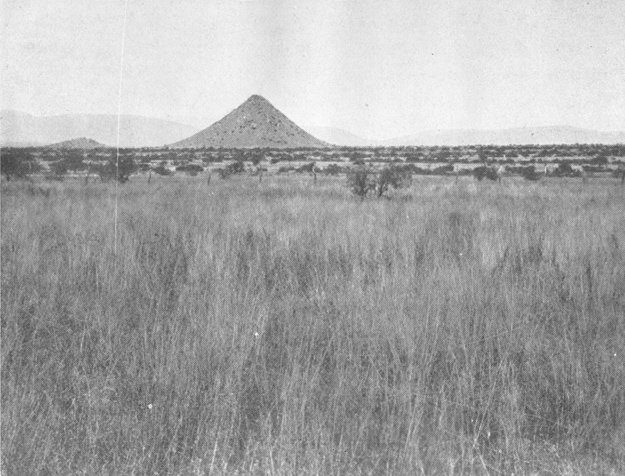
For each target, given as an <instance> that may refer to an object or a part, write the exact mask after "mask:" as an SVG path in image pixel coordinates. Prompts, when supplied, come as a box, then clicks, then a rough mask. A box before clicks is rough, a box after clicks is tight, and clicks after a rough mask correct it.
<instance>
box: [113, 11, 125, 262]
mask: <svg viewBox="0 0 625 476" xmlns="http://www.w3.org/2000/svg"><path fill="white" fill-rule="evenodd" d="M127 20H128V0H126V4H125V6H124V27H123V29H122V48H121V54H120V58H119V94H118V96H117V150H116V154H115V155H116V157H115V220H114V222H115V230H114V241H113V255H114V256H115V257H117V201H118V199H117V195H118V187H119V135H120V130H121V115H122V84H123V78H124V45H125V42H126V23H127Z"/></svg>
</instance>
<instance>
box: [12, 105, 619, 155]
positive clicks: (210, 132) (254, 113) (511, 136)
mask: <svg viewBox="0 0 625 476" xmlns="http://www.w3.org/2000/svg"><path fill="white" fill-rule="evenodd" d="M305 129H306V130H304V129H303V128H301V127H299V126H298V125H297V124H295V123H294V122H293V121H291V120H290V119H289V118H287V117H286V116H285V115H284V114H283V113H281V112H280V111H279V110H278V109H276V108H275V107H274V106H273V105H272V104H271V103H270V102H269V101H267V100H266V99H264V98H263V97H261V96H257V95H254V96H252V97H250V98H249V99H248V100H247V101H246V102H245V103H243V104H241V106H239V107H238V108H236V109H235V110H233V111H232V112H231V113H230V114H228V115H226V116H225V117H224V118H223V119H221V120H219V121H217V122H215V123H214V124H213V125H211V126H210V127H208V128H206V129H203V130H201V131H200V129H199V128H197V127H194V126H190V125H187V124H182V123H179V122H174V121H168V120H163V119H155V118H148V117H141V116H130V115H122V116H121V127H120V146H121V147H158V146H163V145H167V144H170V145H171V146H172V147H203V146H207V147H209V146H213V147H327V146H329V145H339V146H352V147H365V146H378V147H379V146H407V145H416V146H419V145H421V146H433V145H446V146H462V145H478V144H482V145H511V144H517V145H524V144H537V145H549V144H576V143H579V144H619V143H620V144H625V131H622V132H600V131H595V130H591V129H582V128H578V127H571V126H547V127H523V128H514V129H499V130H477V129H456V130H431V131H423V132H419V133H416V134H413V135H410V136H404V137H398V138H393V139H388V140H382V141H375V140H369V139H366V138H363V137H359V136H357V135H355V134H352V133H350V132H348V131H346V130H344V129H341V128H338V127H317V126H310V127H306V128H305ZM78 137H81V138H88V139H90V140H93V141H95V142H97V143H99V144H101V145H100V146H115V145H116V144H117V116H115V115H106V114H82V115H70V114H68V115H60V116H43V117H38V116H33V115H31V114H27V113H24V112H19V111H2V112H0V145H3V146H15V147H26V146H43V145H50V144H53V145H55V146H57V147H58V146H59V144H58V143H62V142H64V141H72V140H76V138H78ZM69 147H71V145H69ZM81 148H82V146H81Z"/></svg>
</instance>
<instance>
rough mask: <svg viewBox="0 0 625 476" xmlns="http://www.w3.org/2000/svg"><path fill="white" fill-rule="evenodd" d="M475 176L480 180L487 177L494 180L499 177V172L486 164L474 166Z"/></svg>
mask: <svg viewBox="0 0 625 476" xmlns="http://www.w3.org/2000/svg"><path fill="white" fill-rule="evenodd" d="M473 176H474V177H475V178H476V179H478V180H479V181H480V182H481V181H482V180H484V179H485V178H487V179H489V180H493V181H495V180H498V179H499V174H498V173H497V170H496V169H495V168H494V167H486V166H484V165H482V166H480V167H476V168H474V169H473Z"/></svg>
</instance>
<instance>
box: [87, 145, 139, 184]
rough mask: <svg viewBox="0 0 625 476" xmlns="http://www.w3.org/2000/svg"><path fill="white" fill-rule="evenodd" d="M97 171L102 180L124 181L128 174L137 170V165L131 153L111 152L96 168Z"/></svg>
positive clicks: (126, 180)
mask: <svg viewBox="0 0 625 476" xmlns="http://www.w3.org/2000/svg"><path fill="white" fill-rule="evenodd" d="M96 171H97V173H98V175H99V176H100V179H101V180H102V181H103V182H107V181H109V180H117V181H118V182H119V183H126V182H128V180H129V179H130V176H131V175H132V174H134V173H135V172H136V171H137V166H136V164H135V161H134V159H133V158H132V156H131V155H119V158H118V156H117V153H116V152H112V153H111V156H110V158H109V160H108V162H106V163H105V164H103V165H101V166H99V167H98V168H97V170H96Z"/></svg>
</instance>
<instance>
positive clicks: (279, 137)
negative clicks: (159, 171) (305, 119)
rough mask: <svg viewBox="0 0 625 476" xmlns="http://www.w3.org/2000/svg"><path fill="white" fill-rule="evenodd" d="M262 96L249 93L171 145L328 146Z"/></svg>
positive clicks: (246, 146)
mask: <svg viewBox="0 0 625 476" xmlns="http://www.w3.org/2000/svg"><path fill="white" fill-rule="evenodd" d="M329 145H330V144H328V143H326V142H323V141H321V140H319V139H317V138H316V137H314V136H312V135H310V134H309V133H308V132H306V131H305V130H304V129H302V128H301V127H299V126H298V125H297V124H295V123H294V122H293V121H291V120H290V119H289V118H288V117H286V116H285V115H284V114H283V113H282V112H280V111H279V110H278V109H276V108H275V107H274V106H273V105H272V104H271V103H270V102H269V101H267V100H266V99H265V98H263V97H262V96H258V95H253V96H251V97H250V98H249V99H248V100H247V101H245V102H244V103H243V104H241V105H240V106H239V107H237V108H236V109H235V110H234V111H232V112H231V113H229V114H228V115H226V116H225V117H223V118H222V119H221V120H219V121H217V122H216V123H214V124H213V125H212V126H210V127H208V128H206V129H204V130H202V131H200V132H198V133H197V134H195V135H193V136H191V137H189V138H188V139H184V140H182V141H180V142H176V143H174V144H172V145H171V147H177V148H186V147H233V148H234V147H241V148H254V147H272V148H275V147H280V148H291V147H328V146H329Z"/></svg>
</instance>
